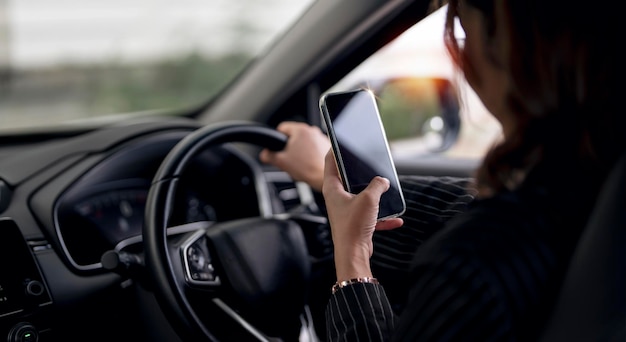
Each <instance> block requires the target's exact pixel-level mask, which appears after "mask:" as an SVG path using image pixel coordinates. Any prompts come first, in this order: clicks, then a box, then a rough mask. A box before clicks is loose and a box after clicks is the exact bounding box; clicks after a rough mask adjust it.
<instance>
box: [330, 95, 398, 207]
mask: <svg viewBox="0 0 626 342" xmlns="http://www.w3.org/2000/svg"><path fill="white" fill-rule="evenodd" d="M320 109H321V112H322V117H323V119H324V122H325V124H326V129H327V131H328V135H329V138H330V140H331V144H332V146H333V153H334V154H335V160H336V161H337V166H338V168H339V174H340V176H341V179H342V182H343V184H344V187H345V189H346V191H349V192H351V193H354V194H357V193H359V192H361V191H362V190H363V189H365V188H366V187H367V185H368V184H369V183H370V181H371V180H372V178H374V177H375V176H382V177H385V178H387V179H389V182H390V188H389V190H388V191H387V192H385V193H384V194H383V195H382V197H381V200H380V205H379V207H380V208H379V213H378V218H379V219H385V218H389V217H394V216H398V215H401V214H402V213H404V210H405V207H406V205H405V202H404V197H403V195H402V190H401V188H400V182H399V181H398V176H397V173H396V169H395V166H394V164H393V159H392V157H391V153H390V151H389V145H388V143H387V137H386V135H385V130H384V127H383V125H382V121H381V120H380V115H379V113H378V107H377V105H376V99H375V97H374V95H373V94H372V92H371V91H369V90H367V89H358V90H353V91H347V92H336V93H328V94H325V95H324V96H322V98H321V100H320Z"/></svg>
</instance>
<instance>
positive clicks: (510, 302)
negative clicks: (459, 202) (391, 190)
mask: <svg viewBox="0 0 626 342" xmlns="http://www.w3.org/2000/svg"><path fill="white" fill-rule="evenodd" d="M618 12H619V11H615V10H612V9H605V8H604V7H603V6H597V5H593V4H588V3H587V2H578V1H566V0H451V1H450V2H449V6H448V16H447V22H446V30H445V35H444V38H445V42H446V44H447V46H448V49H449V51H450V53H451V55H452V57H453V59H454V61H455V62H456V63H457V65H458V66H459V68H460V70H461V71H462V73H463V75H464V76H465V78H466V79H467V81H468V83H469V84H470V86H471V87H472V88H473V89H474V90H475V92H476V94H477V95H478V96H479V98H480V99H481V101H482V102H483V104H484V105H485V107H486V108H487V109H488V110H489V111H490V112H491V114H492V115H494V117H495V118H496V119H498V120H499V122H500V123H501V125H502V128H503V137H502V140H501V141H500V142H499V143H498V144H497V145H496V146H494V148H493V149H491V150H490V151H489V152H488V153H487V155H486V156H485V158H484V160H483V163H482V164H481V166H480V167H479V169H478V170H477V172H476V177H475V183H476V188H477V191H478V193H477V198H476V199H475V200H474V201H472V202H471V203H470V205H469V208H468V209H467V210H466V211H465V212H464V213H462V214H459V215H456V216H454V217H453V218H452V219H451V220H450V221H448V222H447V223H446V225H445V227H443V228H442V229H441V230H439V231H437V232H436V233H434V235H432V236H431V237H430V238H429V239H428V240H427V241H426V242H425V243H423V244H422V245H421V246H420V247H419V248H418V249H417V251H416V253H415V256H414V258H413V262H412V265H411V272H410V277H409V278H410V279H409V281H408V283H409V285H408V286H410V294H409V297H408V300H407V302H406V306H405V308H404V310H403V311H402V312H401V314H400V315H397V316H396V315H395V313H394V312H393V310H392V309H391V307H390V305H389V302H388V299H387V296H386V294H385V288H386V287H387V284H383V283H378V282H377V280H376V278H374V276H375V275H376V274H375V273H373V272H372V269H371V265H370V257H371V256H372V254H373V252H374V251H373V244H372V236H373V234H374V231H375V230H389V229H394V228H397V227H399V226H401V225H402V224H403V218H398V219H391V220H388V221H385V222H378V223H377V222H376V212H377V205H378V200H379V198H380V195H381V194H382V193H383V192H384V191H386V190H387V188H388V182H387V181H386V180H385V179H382V178H380V177H377V178H375V179H374V180H372V182H371V183H370V185H369V187H368V188H367V189H366V190H364V191H363V192H362V193H360V194H359V195H357V196H354V195H351V194H349V193H347V192H345V191H344V190H343V187H342V185H341V182H340V180H339V177H338V175H337V170H336V167H335V165H334V159H333V158H332V155H330V153H327V155H326V160H325V161H326V166H325V170H324V178H323V185H322V191H323V195H324V199H325V201H326V207H327V211H328V216H329V221H330V226H331V229H332V237H333V243H334V252H335V255H334V257H335V266H336V277H337V283H336V285H335V286H333V294H332V295H331V297H330V300H329V303H328V306H327V311H326V318H327V331H328V339H329V340H350V341H351V340H368V341H371V340H394V341H395V340H410V341H415V340H419V341H426V340H437V341H441V340H446V341H447V340H478V341H483V340H498V341H500V340H509V341H517V340H537V339H538V338H539V337H540V336H541V333H542V329H543V324H544V322H545V321H546V320H547V317H548V315H549V313H550V311H551V309H552V306H553V304H554V299H555V298H556V293H557V291H558V289H559V286H560V284H561V282H562V279H563V276H564V273H565V271H566V266H567V262H568V259H569V257H570V255H571V253H572V250H573V249H574V246H575V243H576V241H577V239H578V237H579V235H580V232H581V230H582V229H583V227H584V225H585V222H586V220H587V218H588V216H589V213H590V211H591V208H592V206H593V204H594V201H595V198H596V196H597V193H598V189H599V187H600V185H601V183H602V181H603V179H604V178H605V177H606V174H607V172H608V170H610V168H611V166H612V165H613V164H614V163H615V161H616V159H617V158H618V157H619V156H620V155H622V154H623V153H624V146H626V141H625V136H626V135H625V134H623V133H621V132H620V130H621V128H622V127H625V126H624V123H625V119H624V116H625V115H624V113H623V100H622V99H621V98H622V94H624V93H625V90H626V89H625V87H624V85H623V82H624V79H626V78H625V77H624V76H626V72H625V68H626V66H625V65H624V63H623V61H624V60H626V59H625V57H626V56H624V53H623V52H622V51H621V50H623V49H621V48H620V47H619V45H618V42H621V41H622V40H623V30H622V29H620V28H616V26H615V25H614V23H618V22H620V20H621V14H620V13H618ZM457 17H458V18H459V20H460V23H461V25H462V28H463V30H464V31H465V37H464V39H463V40H462V41H461V40H459V39H457V37H455V36H454V32H455V29H454V23H455V18H457Z"/></svg>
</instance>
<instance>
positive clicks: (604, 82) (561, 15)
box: [444, 0, 626, 192]
mask: <svg viewBox="0 0 626 342" xmlns="http://www.w3.org/2000/svg"><path fill="white" fill-rule="evenodd" d="M459 1H463V5H464V6H472V7H473V8H475V9H478V10H479V11H480V12H481V13H482V16H483V18H484V25H485V32H486V33H487V35H488V36H487V39H490V38H493V35H494V32H495V30H497V29H502V28H497V27H496V22H505V23H507V25H508V26H509V27H508V30H507V31H508V32H509V34H510V37H509V40H510V46H511V51H510V60H508V61H505V63H508V64H507V65H506V66H507V67H508V69H509V70H510V79H511V89H509V93H508V94H507V99H506V100H507V104H508V106H509V109H510V111H511V112H512V113H515V114H514V115H516V116H517V118H516V123H517V124H518V125H517V126H516V127H515V128H514V129H515V131H513V132H512V134H510V135H508V136H507V137H506V139H505V140H503V141H501V142H499V143H498V144H497V145H495V146H494V147H493V148H492V149H491V150H490V151H489V152H488V153H487V155H486V156H485V159H484V161H483V163H482V165H481V166H480V167H479V169H478V170H477V173H476V181H477V183H478V185H479V187H486V188H488V189H490V190H491V191H495V192H498V191H502V190H505V189H510V188H511V187H515V186H517V185H519V181H518V175H519V174H520V172H521V173H525V172H527V171H530V170H532V169H533V168H535V167H536V166H538V165H546V164H548V165H549V166H550V167H555V168H563V170H565V171H567V170H571V168H585V169H591V170H594V172H597V173H599V174H600V175H604V174H605V172H606V170H607V169H608V168H609V167H610V166H611V165H612V164H613V163H614V161H615V160H616V158H617V157H618V156H619V155H621V154H622V152H623V151H624V146H626V132H625V133H622V132H621V130H623V129H626V126H625V125H624V124H625V122H626V120H625V119H624V116H625V115H624V113H623V112H624V109H623V108H624V107H625V105H626V101H625V100H624V99H626V86H625V84H626V83H624V82H626V72H625V70H626V54H625V53H624V52H622V50H623V48H621V47H620V45H621V42H623V41H624V40H625V39H626V35H624V29H623V28H622V26H621V24H620V22H621V21H622V20H623V19H622V18H621V16H622V15H621V13H619V12H620V11H617V10H615V9H614V8H610V7H608V6H598V5H597V4H594V3H590V2H586V1H585V2H583V1H571V0H450V1H449V2H448V6H449V7H448V14H447V20H446V29H445V34H444V41H445V43H446V46H447V48H448V51H449V52H450V54H451V56H452V58H453V60H454V61H455V63H456V64H457V65H458V66H459V67H460V69H461V70H462V71H463V72H468V71H469V70H471V68H472V65H469V64H468V63H469V62H468V61H467V60H466V59H465V58H464V57H463V51H462V49H460V47H459V45H458V44H457V41H456V39H455V37H454V19H455V17H456V16H457V7H458V5H459ZM499 1H501V2H502V4H503V6H504V11H503V12H504V14H503V15H506V16H507V17H506V18H505V20H504V21H496V15H497V13H496V10H495V4H496V3H497V2H499Z"/></svg>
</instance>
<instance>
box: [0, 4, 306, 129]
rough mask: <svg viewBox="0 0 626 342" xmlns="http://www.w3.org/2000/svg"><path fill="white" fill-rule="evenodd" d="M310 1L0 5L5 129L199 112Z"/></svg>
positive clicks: (0, 117) (0, 105)
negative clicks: (127, 116) (202, 105)
mask: <svg viewBox="0 0 626 342" xmlns="http://www.w3.org/2000/svg"><path fill="white" fill-rule="evenodd" d="M312 1H313V0H269V1H256V0H179V1H164V0H107V1H102V0H55V1H48V0H1V1H0V88H1V89H0V130H15V129H19V130H21V129H28V128H33V127H45V126H50V125H55V124H58V123H62V122H76V121H82V120H84V119H93V118H101V117H103V116H109V115H113V114H128V115H139V114H146V113H147V114H155V115H156V114H158V113H164V112H172V111H174V110H182V109H189V108H194V107H196V106H198V105H200V104H203V103H206V102H208V101H209V100H210V98H211V97H212V96H214V95H215V94H217V93H218V92H219V91H220V90H221V89H222V88H223V87H225V86H226V85H227V84H228V83H229V82H230V81H231V80H232V79H233V78H234V77H235V76H236V75H237V74H238V73H239V72H240V71H241V70H242V69H243V68H244V67H245V66H246V65H247V64H248V63H249V62H250V61H251V60H252V59H253V58H254V57H255V56H257V55H258V54H260V53H262V52H263V50H264V49H265V48H267V46H268V45H269V44H271V43H272V42H273V41H274V40H275V39H276V38H277V36H278V35H280V34H281V33H282V32H283V31H285V30H286V29H287V28H288V27H289V26H290V25H291V24H292V23H293V22H294V21H295V20H296V19H297V18H298V17H299V16H300V15H301V14H302V13H303V12H304V10H305V9H306V8H307V7H309V5H310V3H311V2H312Z"/></svg>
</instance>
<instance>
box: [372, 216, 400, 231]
mask: <svg viewBox="0 0 626 342" xmlns="http://www.w3.org/2000/svg"><path fill="white" fill-rule="evenodd" d="M403 224H404V220H403V219H402V218H400V217H394V218H390V219H387V220H384V221H378V222H376V230H391V229H396V228H398V227H401V226H402V225H403Z"/></svg>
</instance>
